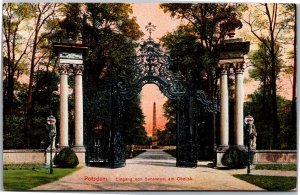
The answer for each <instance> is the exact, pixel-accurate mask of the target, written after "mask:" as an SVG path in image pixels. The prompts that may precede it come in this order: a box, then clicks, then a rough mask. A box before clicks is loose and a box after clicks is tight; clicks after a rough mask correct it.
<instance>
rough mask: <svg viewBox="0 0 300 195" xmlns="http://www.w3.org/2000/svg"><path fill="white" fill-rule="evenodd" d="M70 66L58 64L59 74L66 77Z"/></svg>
mask: <svg viewBox="0 0 300 195" xmlns="http://www.w3.org/2000/svg"><path fill="white" fill-rule="evenodd" d="M69 69H70V66H69V64H59V74H60V75H67V74H68V73H69Z"/></svg>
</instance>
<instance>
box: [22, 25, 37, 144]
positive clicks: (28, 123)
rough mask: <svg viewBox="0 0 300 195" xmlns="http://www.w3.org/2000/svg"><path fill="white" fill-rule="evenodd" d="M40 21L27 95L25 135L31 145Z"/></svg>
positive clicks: (34, 41) (33, 50) (34, 45)
mask: <svg viewBox="0 0 300 195" xmlns="http://www.w3.org/2000/svg"><path fill="white" fill-rule="evenodd" d="M38 25H39V22H37V25H36V30H35V35H34V40H33V46H32V47H33V48H32V55H31V62H30V75H29V84H28V96H27V115H26V125H25V126H26V130H25V135H26V136H25V137H26V146H27V147H29V146H30V134H31V126H32V125H31V124H32V117H33V101H32V92H33V79H34V78H33V77H34V67H35V55H36V49H37V39H38V33H39V32H38V29H37V27H38Z"/></svg>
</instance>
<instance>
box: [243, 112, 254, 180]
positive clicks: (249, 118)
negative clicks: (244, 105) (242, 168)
mask: <svg viewBox="0 0 300 195" xmlns="http://www.w3.org/2000/svg"><path fill="white" fill-rule="evenodd" d="M245 123H246V128H247V133H248V167H247V174H248V175H249V174H250V152H251V148H250V134H251V131H252V125H253V123H254V119H253V117H252V116H251V115H250V114H248V115H247V116H246V117H245Z"/></svg>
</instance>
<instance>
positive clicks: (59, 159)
mask: <svg viewBox="0 0 300 195" xmlns="http://www.w3.org/2000/svg"><path fill="white" fill-rule="evenodd" d="M53 161H54V164H55V165H56V166H57V167H60V168H75V167H76V166H77V165H78V164H79V162H78V158H77V156H76V154H75V152H74V151H73V150H72V149H71V148H63V149H62V150H61V151H60V152H59V153H58V155H57V156H55V157H54V159H53Z"/></svg>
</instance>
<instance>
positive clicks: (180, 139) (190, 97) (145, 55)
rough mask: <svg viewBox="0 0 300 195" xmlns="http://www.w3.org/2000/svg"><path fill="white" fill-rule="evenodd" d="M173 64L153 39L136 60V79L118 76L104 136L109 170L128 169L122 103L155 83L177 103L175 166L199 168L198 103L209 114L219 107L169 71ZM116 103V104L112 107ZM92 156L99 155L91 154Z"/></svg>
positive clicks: (96, 150) (141, 49) (175, 73)
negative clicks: (197, 137) (196, 120)
mask: <svg viewBox="0 0 300 195" xmlns="http://www.w3.org/2000/svg"><path fill="white" fill-rule="evenodd" d="M171 63H172V61H171V59H170V57H169V56H168V55H167V54H165V53H164V52H163V51H162V50H161V48H160V45H159V44H158V43H156V42H155V41H154V40H153V39H152V38H151V36H150V37H149V38H148V39H147V40H145V41H144V42H142V43H141V45H140V50H139V54H138V56H137V57H136V59H135V64H134V65H135V66H134V69H133V70H134V71H135V72H134V78H133V79H131V80H129V79H128V75H126V73H124V74H121V75H118V79H117V80H118V82H117V84H116V87H115V88H114V89H113V90H111V91H112V93H111V94H110V104H109V105H110V113H109V117H110V119H109V121H108V124H109V125H108V129H107V130H108V133H106V134H105V136H104V137H105V139H108V141H107V142H105V141H103V142H102V143H103V144H105V147H106V148H107V150H106V151H109V154H108V155H107V156H106V157H105V158H104V159H105V160H106V161H107V162H106V165H108V166H109V167H112V168H117V167H122V166H125V145H124V140H123V135H122V132H123V131H122V124H120V122H119V121H120V120H118V119H119V118H120V117H121V114H122V113H123V112H122V110H121V109H122V108H123V106H122V104H124V101H128V100H131V99H133V98H134V97H136V96H137V95H138V94H139V93H140V91H141V89H142V87H143V86H144V85H145V84H148V83H151V84H156V85H157V86H158V87H159V89H160V91H161V92H162V93H163V94H164V95H165V96H166V97H168V98H169V99H172V100H175V101H176V102H177V114H176V119H177V120H176V123H177V158H176V166H178V167H196V166H197V147H196V145H195V139H196V135H195V132H196V128H197V125H196V124H195V117H194V115H195V113H196V112H195V110H197V104H198V103H200V104H201V106H202V107H204V108H205V110H207V111H208V112H214V111H216V110H217V108H216V104H215V103H214V102H212V101H210V100H208V99H207V97H206V95H205V93H204V91H201V90H198V91H196V90H191V89H187V87H186V86H184V85H183V84H182V83H183V80H184V77H183V76H182V75H181V73H180V72H172V71H170V70H169V66H170V64H171ZM114 98H117V99H114ZM115 102H117V103H116V104H113V103H115ZM93 139H95V138H93ZM93 147H94V148H93V149H91V151H94V152H100V151H103V150H102V146H93ZM105 147H104V148H105ZM97 148H99V149H97ZM89 156H97V155H95V154H93V155H92V154H90V155H89ZM94 164H97V163H94ZM97 166H98V165H97Z"/></svg>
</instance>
